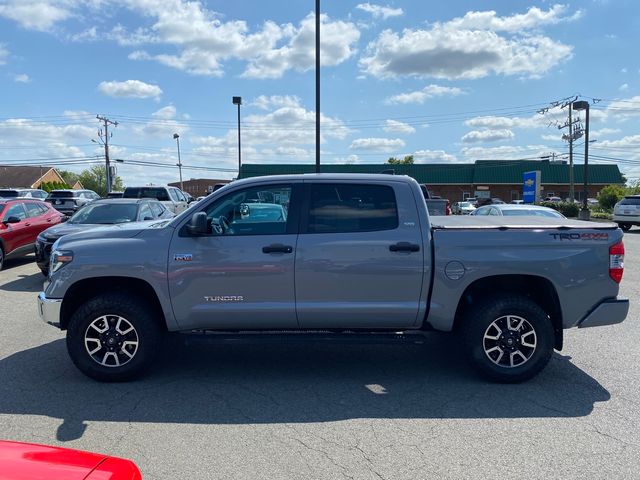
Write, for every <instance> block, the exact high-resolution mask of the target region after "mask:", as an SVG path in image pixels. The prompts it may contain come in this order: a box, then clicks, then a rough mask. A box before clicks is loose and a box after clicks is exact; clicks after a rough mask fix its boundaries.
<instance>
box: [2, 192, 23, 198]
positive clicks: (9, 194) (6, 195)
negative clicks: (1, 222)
mask: <svg viewBox="0 0 640 480" xmlns="http://www.w3.org/2000/svg"><path fill="white" fill-rule="evenodd" d="M19 196H20V194H19V192H18V191H17V190H0V198H2V197H4V198H16V197H19Z"/></svg>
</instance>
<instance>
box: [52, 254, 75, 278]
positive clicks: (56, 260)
mask: <svg viewBox="0 0 640 480" xmlns="http://www.w3.org/2000/svg"><path fill="white" fill-rule="evenodd" d="M72 261H73V252H71V251H69V250H54V251H53V252H52V253H51V263H50V264H49V272H50V273H54V272H57V271H58V270H60V269H61V268H62V267H64V266H65V265H67V264H68V263H71V262H72Z"/></svg>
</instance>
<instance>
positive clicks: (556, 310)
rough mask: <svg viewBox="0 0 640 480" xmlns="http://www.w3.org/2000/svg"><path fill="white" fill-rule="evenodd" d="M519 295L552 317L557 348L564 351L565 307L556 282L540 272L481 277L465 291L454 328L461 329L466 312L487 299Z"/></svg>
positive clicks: (459, 303)
mask: <svg viewBox="0 0 640 480" xmlns="http://www.w3.org/2000/svg"><path fill="white" fill-rule="evenodd" d="M504 294H519V295H524V296H526V297H529V298H531V299H532V300H533V301H534V302H535V303H536V304H538V305H539V306H540V307H541V308H542V309H543V310H544V311H545V312H546V313H547V315H549V318H550V319H551V324H552V325H553V331H554V348H555V349H556V350H562V344H563V332H562V308H561V306H560V300H559V298H558V292H557V290H556V288H555V286H554V285H553V283H552V282H551V281H550V280H549V279H547V278H544V277H539V276H536V275H493V276H489V277H484V278H481V279H478V280H476V281H474V282H473V283H471V284H470V285H469V286H468V287H467V288H466V289H465V291H464V293H463V294H462V296H461V297H460V301H459V302H458V306H457V308H456V314H455V320H454V326H453V329H454V331H455V330H457V329H458V328H459V327H460V325H461V323H462V318H463V317H464V315H465V313H466V311H467V310H468V309H469V308H472V307H473V306H474V305H476V304H478V303H480V302H481V301H482V300H483V299H485V298H487V297H491V296H496V295H504Z"/></svg>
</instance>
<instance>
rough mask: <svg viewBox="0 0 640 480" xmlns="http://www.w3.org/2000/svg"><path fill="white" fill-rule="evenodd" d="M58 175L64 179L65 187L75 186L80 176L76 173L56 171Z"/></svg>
mask: <svg viewBox="0 0 640 480" xmlns="http://www.w3.org/2000/svg"><path fill="white" fill-rule="evenodd" d="M58 173H59V174H60V176H61V177H62V178H63V179H64V183H66V184H67V185H73V184H75V183H76V182H77V181H78V177H79V176H80V175H78V174H77V173H75V172H70V171H68V170H58Z"/></svg>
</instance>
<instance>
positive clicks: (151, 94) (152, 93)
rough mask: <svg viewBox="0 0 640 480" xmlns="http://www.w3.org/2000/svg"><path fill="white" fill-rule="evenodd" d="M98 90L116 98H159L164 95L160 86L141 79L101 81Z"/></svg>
mask: <svg viewBox="0 0 640 480" xmlns="http://www.w3.org/2000/svg"><path fill="white" fill-rule="evenodd" d="M98 90H99V91H100V92H101V93H103V94H105V95H108V96H110V97H116V98H158V97H159V96H160V95H162V89H161V88H160V87H158V86H157V85H151V84H149V83H144V82H141V81H140V80H126V81H124V82H117V81H111V82H100V84H99V85H98Z"/></svg>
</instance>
